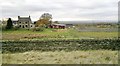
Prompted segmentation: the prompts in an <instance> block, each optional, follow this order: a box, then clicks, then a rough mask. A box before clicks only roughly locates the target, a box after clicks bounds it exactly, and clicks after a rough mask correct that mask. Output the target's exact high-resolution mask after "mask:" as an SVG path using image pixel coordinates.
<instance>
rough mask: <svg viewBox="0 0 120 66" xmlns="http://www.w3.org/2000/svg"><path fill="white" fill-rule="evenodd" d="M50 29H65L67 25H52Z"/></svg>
mask: <svg viewBox="0 0 120 66" xmlns="http://www.w3.org/2000/svg"><path fill="white" fill-rule="evenodd" d="M50 28H58V29H65V28H66V25H65V24H51V25H50Z"/></svg>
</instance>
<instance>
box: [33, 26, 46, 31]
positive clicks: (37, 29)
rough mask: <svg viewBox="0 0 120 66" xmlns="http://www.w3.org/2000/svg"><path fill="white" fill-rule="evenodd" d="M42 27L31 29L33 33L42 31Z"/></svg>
mask: <svg viewBox="0 0 120 66" xmlns="http://www.w3.org/2000/svg"><path fill="white" fill-rule="evenodd" d="M44 29H45V28H44V27H35V28H33V31H44Z"/></svg>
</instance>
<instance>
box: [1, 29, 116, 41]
mask: <svg viewBox="0 0 120 66" xmlns="http://www.w3.org/2000/svg"><path fill="white" fill-rule="evenodd" d="M117 37H118V32H79V31H77V30H75V29H45V30H44V31H43V32H39V31H38V32H33V31H32V30H16V31H15V30H10V31H3V33H2V39H3V40H21V39H43V38H80V39H89V38H93V39H104V38H107V39H108V38H117Z"/></svg>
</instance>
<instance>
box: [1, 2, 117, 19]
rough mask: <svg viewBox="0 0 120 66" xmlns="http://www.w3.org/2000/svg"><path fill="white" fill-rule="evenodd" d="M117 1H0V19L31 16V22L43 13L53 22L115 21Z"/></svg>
mask: <svg viewBox="0 0 120 66" xmlns="http://www.w3.org/2000/svg"><path fill="white" fill-rule="evenodd" d="M118 1H119V0H0V7H1V8H0V11H1V12H0V13H1V15H0V19H2V18H9V17H11V18H12V19H17V17H18V15H19V16H29V15H30V16H31V18H32V20H33V21H36V20H38V19H39V17H40V16H41V15H42V14H43V13H50V14H52V16H53V20H60V21H66V20H68V21H70V20H76V21H77V20H116V21H117V19H118V16H117V14H118Z"/></svg>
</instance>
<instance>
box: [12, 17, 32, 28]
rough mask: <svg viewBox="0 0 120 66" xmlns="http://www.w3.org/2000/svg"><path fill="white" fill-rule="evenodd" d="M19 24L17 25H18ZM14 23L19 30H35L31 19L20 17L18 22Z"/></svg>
mask: <svg viewBox="0 0 120 66" xmlns="http://www.w3.org/2000/svg"><path fill="white" fill-rule="evenodd" d="M16 22H17V23H16ZM16 22H15V21H13V24H14V25H16V24H17V26H18V27H19V28H25V29H30V28H34V24H33V23H32V20H31V18H30V16H29V17H20V16H18V21H16Z"/></svg>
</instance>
